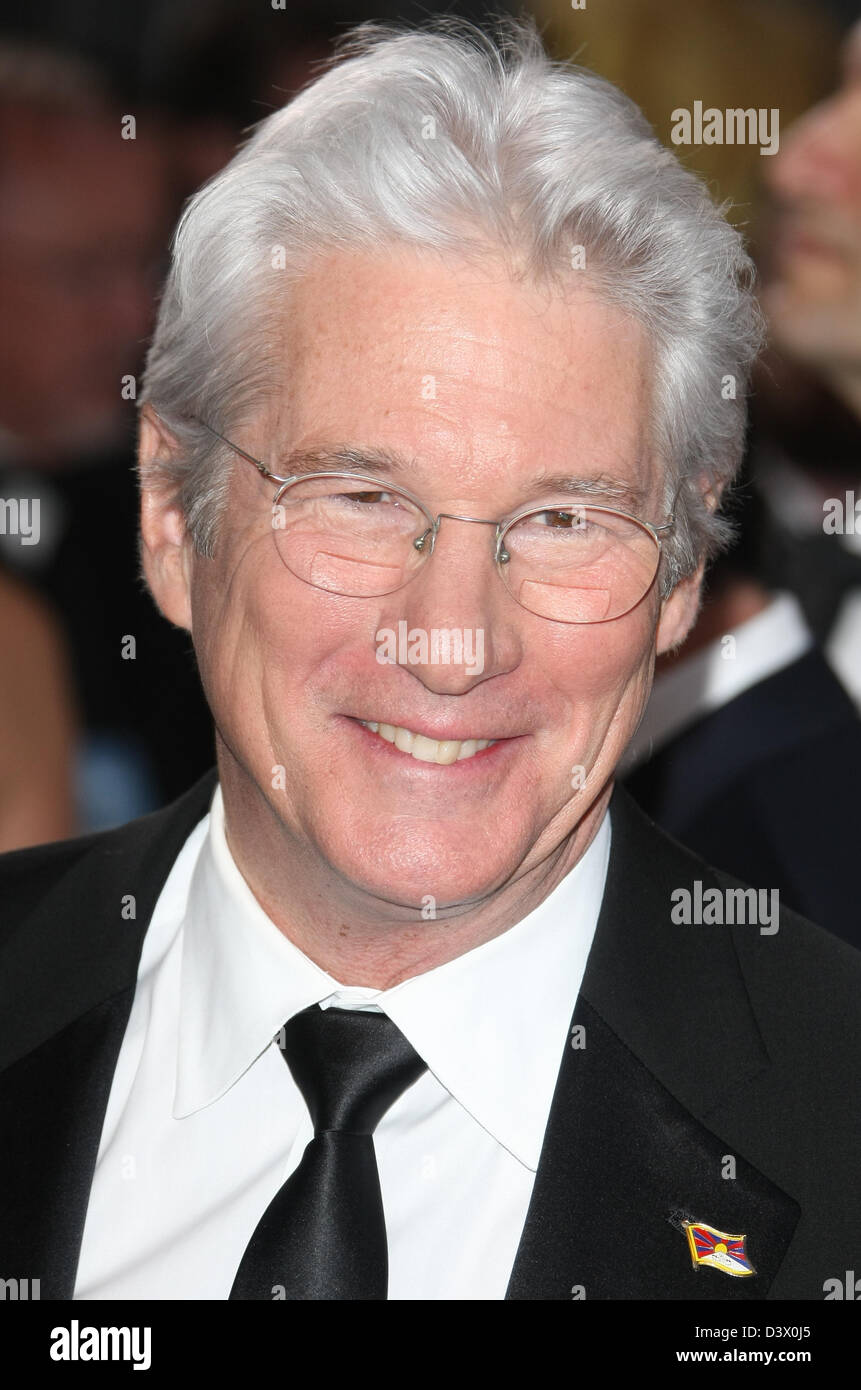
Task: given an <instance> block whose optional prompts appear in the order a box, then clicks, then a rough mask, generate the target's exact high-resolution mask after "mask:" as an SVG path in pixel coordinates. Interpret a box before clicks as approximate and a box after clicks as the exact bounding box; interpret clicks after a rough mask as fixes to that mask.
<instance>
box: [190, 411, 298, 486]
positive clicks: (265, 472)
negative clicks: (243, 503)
mask: <svg viewBox="0 0 861 1390" xmlns="http://www.w3.org/2000/svg"><path fill="white" fill-rule="evenodd" d="M191 418H192V419H193V420H194V421H195V424H198V425H203V428H204V429H205V430H208V431H209V433H210V434H212V435H214V436H215V438H216V439H220V440H221V442H222V444H226V445H227V447H228V449H232V450H233V452H234V454H239V455H240V457H241V458H244V459H247V460H248V462H249V463H253V464H254V467H255V468H256V469H257V472H258V473H260V474H262V476H263V477H264V478H269V479H271V481H272V482H273V483H290V482H292V481H293V479H292V478H282V477H281V476H280V475H279V474H278V473H273V472H272V471H271V469H269V468H267V467H266V464H265V463H261V461H260V459H256V458H255V457H254V455H253V454H247V453H246V452H245V450H244V449H240V447H239V445H238V444H234V443H233V440H232V439H228V438H227V436H226V435H224V434H219V432H218V430H214V429H213V428H212V425H208V424H207V423H206V421H205V420H201V419H199V418H198V417H197V416H196V415H195V416H192V417H191Z"/></svg>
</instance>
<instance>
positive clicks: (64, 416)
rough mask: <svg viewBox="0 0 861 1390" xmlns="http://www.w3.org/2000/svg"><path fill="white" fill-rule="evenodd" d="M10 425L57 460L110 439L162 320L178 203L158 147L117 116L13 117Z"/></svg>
mask: <svg viewBox="0 0 861 1390" xmlns="http://www.w3.org/2000/svg"><path fill="white" fill-rule="evenodd" d="M3 137H4V144H5V150H4V153H5V163H4V169H3V183H4V195H3V199H2V205H0V300H2V303H3V317H4V326H5V332H4V334H3V335H2V339H0V423H2V425H3V426H4V428H6V429H7V430H10V431H11V432H12V433H13V434H15V435H18V436H20V438H21V440H22V441H24V442H25V443H28V444H29V445H30V446H31V448H32V449H33V451H34V453H36V454H37V455H38V453H39V451H40V450H44V451H45V452H46V453H48V454H53V455H61V454H64V453H66V452H71V451H73V450H75V449H80V448H86V447H88V446H89V445H95V446H98V445H100V444H102V443H103V442H105V441H110V440H111V439H112V438H113V437H114V435H115V434H116V431H117V428H118V426H119V425H121V424H122V422H123V421H124V419H125V413H126V410H127V407H126V406H125V405H124V404H123V396H122V392H121V387H122V377H123V376H124V375H126V374H129V373H134V372H136V371H137V369H138V367H139V365H140V360H141V354H142V348H143V344H144V343H145V341H146V337H147V334H148V333H149V331H150V328H151V325H152V315H153V305H154V302H155V292H156V289H157V287H158V279H157V271H158V270H159V268H160V267H159V264H158V258H159V257H160V256H161V254H162V251H163V247H164V245H165V241H166V231H167V226H168V220H167V219H168V217H169V208H168V205H167V201H166V181H165V175H164V170H163V168H162V153H161V150H160V147H159V144H158V141H157V139H155V138H153V137H152V136H151V135H149V134H148V133H147V132H146V131H144V130H143V129H142V130H141V131H140V132H139V137H140V138H138V139H135V140H124V139H122V138H121V132H120V126H119V121H117V122H116V124H114V123H111V124H110V125H108V124H107V123H106V122H102V121H97V120H94V119H93V120H78V119H76V118H73V117H69V118H65V117H63V118H60V117H55V118H45V119H44V120H41V121H40V120H37V119H36V118H29V117H28V116H27V115H26V114H20V115H19V116H18V117H16V116H15V115H14V114H7V115H6V116H5V117H4V125H3Z"/></svg>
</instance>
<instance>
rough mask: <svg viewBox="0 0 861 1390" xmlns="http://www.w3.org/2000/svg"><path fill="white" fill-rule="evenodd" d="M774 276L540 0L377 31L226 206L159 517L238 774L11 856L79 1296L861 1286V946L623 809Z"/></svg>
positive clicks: (31, 1184) (147, 412)
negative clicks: (760, 280)
mask: <svg viewBox="0 0 861 1390" xmlns="http://www.w3.org/2000/svg"><path fill="white" fill-rule="evenodd" d="M748 272H749V263H748V261H747V258H746V256H745V253H744V251H743V249H742V247H741V244H740V241H739V238H738V236H737V234H736V233H735V232H734V231H733V230H732V229H731V228H730V227H729V226H728V224H727V223H726V222H725V221H724V220H723V219H722V218H721V217H720V216H719V214H718V213H717V212H716V210H715V208H714V207H713V205H712V204H711V202H710V200H709V199H708V197H707V195H706V194H705V192H704V190H703V188H702V186H701V185H700V184H699V182H698V181H697V179H696V178H695V177H694V176H693V175H691V174H689V173H687V172H686V171H684V170H683V169H682V167H681V166H680V165H679V164H678V163H677V161H676V160H675V158H674V157H673V156H672V155H671V154H669V153H668V152H666V151H664V150H662V149H661V147H660V146H659V145H658V143H657V142H656V141H655V139H654V137H653V135H652V134H651V132H650V130H649V128H648V127H647V125H646V123H645V122H644V121H643V120H642V118H641V117H640V115H639V113H638V112H637V111H636V109H635V108H633V107H632V106H631V104H630V103H629V102H628V101H627V100H626V99H625V98H624V97H623V96H622V95H621V94H620V93H618V92H617V91H615V90H614V89H612V88H611V87H609V86H608V85H607V84H606V83H604V82H603V81H602V80H601V79H598V78H596V77H594V76H592V75H591V74H588V73H585V72H578V71H577V70H572V69H563V68H560V69H555V68H553V67H551V66H549V65H548V63H547V61H546V59H545V57H544V54H543V51H542V49H541V45H540V41H539V39H538V37H537V35H536V33H535V31H534V29H533V28H531V27H530V26H528V25H523V26H519V27H514V28H511V29H508V30H507V31H506V33H505V44H504V45H502V44H500V45H497V44H495V43H494V42H493V41H492V40H490V39H488V38H486V37H483V36H482V35H481V34H479V33H478V32H476V31H474V30H472V29H471V28H462V27H460V26H453V25H451V24H446V23H442V24H438V25H436V26H433V27H431V28H430V29H428V30H427V31H424V32H405V33H398V32H391V31H388V30H386V29H383V30H377V29H375V28H373V27H372V28H371V29H370V30H360V31H359V32H358V33H357V34H354V36H353V38H352V39H351V41H349V42H348V43H347V44H346V45H345V47H344V50H343V52H342V55H341V62H340V63H339V64H338V65H337V66H335V67H333V68H332V69H331V70H330V71H328V72H327V73H326V74H324V75H323V76H322V77H320V78H319V79H318V80H317V81H316V82H315V83H314V84H313V85H312V86H310V87H309V88H308V89H306V90H305V91H304V92H303V93H302V94H301V95H300V96H299V97H297V98H296V99H295V101H293V102H292V103H291V104H290V105H289V106H287V107H286V108H285V109H284V110H283V111H280V112H276V113H275V114H274V115H273V116H272V117H271V118H270V119H269V120H267V121H266V122H264V124H263V125H262V126H261V128H260V130H259V131H258V132H257V134H256V135H255V137H254V139H253V140H252V141H251V143H250V144H249V145H248V146H247V148H246V149H244V150H243V151H242V153H241V154H240V155H239V156H238V157H237V158H236V159H235V160H234V162H233V163H232V165H231V166H230V167H229V168H228V169H227V170H225V172H224V173H223V175H221V176H220V177H219V178H218V179H216V180H215V181H214V182H213V183H211V184H210V185H208V187H207V188H205V189H204V190H203V191H202V192H201V193H200V194H199V195H198V197H197V198H196V199H195V200H194V202H193V203H192V205H191V206H190V208H189V209H188V211H187V212H186V214H185V217H184V219H183V222H182V224H181V226H180V229H179V232H178V235H177V239H176V243H175V260H174V268H173V272H172V275H171V279H170V281H169V283H168V286H167V289H166V292H165V296H164V299H163V301H162V305H161V311H160V319H159V324H158V327H157V331H156V335H155V339H154V342H153V346H152V349H151V353H150V358H149V363H148V369H147V377H146V383H145V393H144V394H145V399H146V407H145V409H144V411H143V415H142V428H141V448H140V471H141V481H142V511H141V534H142V554H143V563H144V568H145V572H146V576H147V580H148V582H149V585H150V587H151V589H152V592H153V594H154V595H155V597H156V600H157V602H158V604H159V606H160V608H161V610H162V612H163V613H164V614H165V615H166V617H167V618H169V619H170V621H172V622H173V623H175V624H177V625H179V626H180V627H183V628H186V629H187V630H189V631H190V632H191V633H192V636H193V640H194V644H195V650H196V654H197V658H198V662H199V666H200V671H201V676H202V680H203V684H204V688H205V690H206V693H207V697H208V700H209V702H210V705H211V707H212V710H213V713H214V717H215V723H216V726H217V731H218V732H217V740H218V744H217V746H218V772H217V780H216V776H215V774H213V775H211V776H209V777H206V778H204V780H203V781H202V782H201V783H199V784H198V785H197V786H195V787H194V788H192V790H191V791H190V792H189V793H188V794H187V795H186V796H185V797H183V798H182V799H181V800H180V801H178V802H177V803H176V804H175V805H174V806H172V807H170V808H168V809H167V810H166V811H164V812H160V813H157V814H156V815H154V816H151V817H149V818H147V819H145V820H143V821H140V822H136V823H132V824H131V825H129V826H126V827H124V828H122V829H120V830H118V831H114V832H111V833H109V834H107V835H103V836H98V837H94V838H91V839H89V840H86V841H83V842H81V841H79V842H73V843H72V844H67V845H65V846H62V847H60V848H54V849H48V850H43V851H40V852H35V851H31V852H30V853H24V854H19V855H16V856H11V857H9V858H7V860H6V861H5V863H4V866H3V874H2V892H3V899H4V922H5V923H6V924H7V925H6V940H5V945H4V950H3V959H2V969H0V978H2V979H3V981H4V982H9V984H8V985H5V984H4V987H5V988H8V990H9V997H8V1000H6V999H4V1007H3V1013H2V1015H0V1016H2V1017H3V1019H4V1025H3V1043H4V1057H3V1068H4V1069H3V1070H2V1072H0V1114H2V1121H0V1123H2V1127H3V1139H2V1143H0V1164H2V1187H0V1191H2V1193H3V1194H4V1195H3V1235H2V1244H0V1250H2V1260H3V1263H4V1265H7V1266H9V1267H10V1268H11V1267H12V1265H13V1264H14V1266H15V1268H16V1270H18V1271H20V1273H19V1276H18V1277H25V1274H29V1276H30V1277H41V1279H42V1281H43V1282H42V1296H43V1297H47V1296H53V1297H59V1298H67V1299H68V1298H71V1297H73V1296H74V1297H76V1298H84V1299H86V1298H105V1297H121V1298H203V1299H228V1298H229V1299H233V1300H245V1299H285V1298H286V1299H337V1300H340V1299H350V1300H352V1299H359V1300H366V1299H369V1300H380V1299H386V1298H388V1299H392V1300H400V1299H456V1300H462V1299H470V1300H471V1299H502V1298H510V1299H566V1300H567V1299H571V1298H575V1299H580V1298H583V1297H586V1298H589V1299H608V1298H638V1297H644V1298H659V1299H673V1298H695V1299H707V1300H708V1299H743V1300H746V1299H764V1298H781V1297H791V1298H809V1299H818V1298H821V1297H823V1296H824V1292H823V1290H824V1284H825V1281H826V1279H828V1278H830V1277H833V1276H835V1275H836V1274H838V1273H839V1274H841V1277H842V1271H843V1270H844V1269H846V1268H854V1267H856V1266H855V1265H853V1261H854V1260H855V1259H856V1256H857V1252H858V1248H859V1218H858V1212H857V1208H856V1206H855V1205H854V1204H855V1203H856V1202H857V1192H856V1190H855V1189H856V1183H855V1173H856V1169H857V1159H858V1134H857V1117H856V1116H855V1115H854V1114H853V1113H852V1107H851V1105H850V1104H848V1103H847V1100H848V1093H849V1090H850V1085H851V1084H854V1077H855V1075H856V1074H857V1066H858V1056H857V1051H858V1048H857V1039H856V1026H855V1021H854V1020H855V1018H856V1017H857V1015H856V1010H857V1007H858V1000H859V994H861V991H859V984H861V965H859V959H858V957H857V954H856V953H855V952H854V951H852V950H851V949H850V948H848V947H845V946H843V944H842V943H840V942H837V941H835V940H833V939H832V938H831V937H829V936H827V935H825V934H824V933H822V932H820V931H819V930H818V929H817V928H814V927H812V926H810V925H809V924H808V923H806V922H804V921H803V920H801V919H800V918H796V917H795V916H793V915H792V914H790V913H783V914H780V915H778V913H777V912H776V910H774V911H772V908H775V909H776V904H773V903H769V902H767V901H766V902H764V903H759V904H758V903H757V902H754V903H753V904H752V905H751V903H750V899H749V898H747V897H745V895H744V892H743V890H741V889H740V888H738V887H737V885H735V883H734V882H733V881H732V880H729V879H727V878H726V877H725V876H723V875H721V874H719V873H717V872H713V871H711V870H710V869H708V868H706V866H705V865H704V864H703V863H702V862H701V861H700V860H698V859H696V858H694V857H693V856H691V855H689V854H688V853H687V852H686V851H684V850H682V849H681V848H680V847H678V846H677V845H675V844H674V843H673V842H671V841H669V840H667V839H666V838H665V837H664V836H663V835H662V834H661V833H660V832H658V831H657V830H656V829H655V828H654V827H652V826H651V825H650V823H649V822H648V821H646V820H645V819H644V818H643V817H642V815H641V814H640V813H639V812H638V811H637V810H636V808H635V807H634V806H633V805H632V804H631V802H630V801H629V800H628V799H627V797H626V796H625V795H624V794H623V793H616V794H614V792H613V774H614V769H615V767H616V764H617V763H618V761H619V759H620V757H621V754H622V752H623V750H624V748H625V746H626V744H627V742H628V741H629V739H630V737H631V735H632V734H633V732H634V730H635V728H636V726H637V723H638V721H639V719H640V716H641V714H642V711H643V707H644V705H645V702H646V699H647V696H648V691H649V686H650V681H651V675H652V669H653V663H654V659H655V652H656V651H658V652H661V651H665V650H668V649H669V648H671V647H673V646H675V645H676V644H678V643H679V642H681V641H682V639H683V638H684V636H685V633H686V632H687V630H688V628H689V627H690V624H691V622H692V621H693V618H694V615H695V613H696V609H697V603H698V594H699V586H700V580H701V575H702V567H703V563H704V557H705V556H706V555H707V554H708V553H709V552H710V551H711V550H712V549H714V547H715V546H716V545H717V544H718V543H719V541H720V538H721V535H722V522H721V521H720V520H719V518H717V516H716V515H715V512H714V504H715V501H716V498H717V495H718V494H719V492H720V490H721V488H722V486H723V485H724V483H725V482H726V480H727V479H728V478H729V477H730V476H731V474H732V472H733V470H734V468H735V467H736V465H737V462H738V457H739V453H740V449H741V442H742V437H743V429H744V411H743V404H742V402H743V398H744V383H745V381H746V378H747V373H748V370H749V366H750V362H751V359H752V356H753V354H754V352H755V350H756V347H757V342H758V320H757V317H756V311H755V309H754V306H753V303H752V300H751V297H750V291H749V288H748ZM716 364H718V365H717V366H716ZM727 373H728V374H730V375H732V376H733V377H734V378H735V380H736V381H737V383H738V385H739V390H738V392H737V394H735V395H733V394H732V393H729V394H728V393H726V392H725V391H723V392H722V390H721V377H722V375H724V374H727ZM608 808H611V809H609V810H608ZM704 893H705V894H707V895H708V897H707V899H704V897H703V894H704ZM739 893H740V894H741V898H739V896H738V895H739ZM756 896H757V895H756V894H754V898H756ZM766 898H767V895H766ZM704 901H708V903H709V904H710V905H711V907H713V906H714V905H715V903H718V904H719V905H720V908H721V915H727V916H729V915H732V917H733V921H734V922H735V923H736V925H733V926H721V925H717V924H716V921H715V916H714V913H713V912H711V907H710V912H707V913H706V915H705V917H704V918H703V912H702V904H703V902H704ZM686 903H687V907H686V905H685V904H686ZM745 904H746V905H747V906H748V907H749V908H750V910H751V913H752V917H751V920H743V919H744V906H745ZM724 906H725V908H726V911H725V912H724ZM688 909H690V911H689V910H688ZM686 917H687V919H688V920H687V921H686V920H685V918H686ZM694 922H696V923H697V924H696V925H694V924H693V923H694ZM285 1064H286V1065H285ZM814 1108H815V1112H816V1117H817V1123H815V1124H810V1123H809V1120H810V1115H811V1112H812V1110H813V1109H814ZM632 1233H634V1235H635V1239H633V1240H632Z"/></svg>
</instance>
